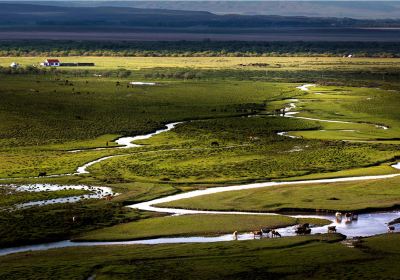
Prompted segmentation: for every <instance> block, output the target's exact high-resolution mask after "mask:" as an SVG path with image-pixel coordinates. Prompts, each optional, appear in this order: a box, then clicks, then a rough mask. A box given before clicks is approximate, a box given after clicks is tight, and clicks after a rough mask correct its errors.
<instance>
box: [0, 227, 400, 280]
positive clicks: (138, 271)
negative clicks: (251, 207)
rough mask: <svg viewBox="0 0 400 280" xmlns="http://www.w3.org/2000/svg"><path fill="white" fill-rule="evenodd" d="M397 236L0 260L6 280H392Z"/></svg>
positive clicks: (119, 249)
mask: <svg viewBox="0 0 400 280" xmlns="http://www.w3.org/2000/svg"><path fill="white" fill-rule="evenodd" d="M399 238H400V236H399V235H398V234H391V235H382V236H377V237H372V238H367V239H363V240H362V241H361V242H360V243H359V244H358V245H357V246H356V247H355V248H348V247H346V246H344V245H342V244H340V243H338V242H337V241H339V240H340V236H337V235H321V236H302V237H290V238H281V239H268V240H267V239H264V240H254V241H243V242H220V243H212V244H175V245H155V246H145V245H131V246H105V247H101V246H100V247H90V248H85V247H80V248H67V249H58V250H49V251H42V252H30V253H21V254H15V255H9V256H5V257H1V262H0V273H1V274H0V275H1V277H2V278H5V279H21V278H24V279H41V278H47V279H50V278H54V279H55V278H57V279H71V278H73V279H87V278H88V277H89V276H93V275H95V277H96V279H154V278H160V277H162V278H163V279H188V278H189V279H192V278H196V279H243V278H247V279H249V278H250V279H260V278H265V277H269V278H273V279H310V278H311V279H396V278H397V267H396V266H395V265H394V264H395V263H396V262H398V261H399V260H400V248H399V244H400V242H399Z"/></svg>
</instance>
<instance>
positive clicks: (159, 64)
mask: <svg viewBox="0 0 400 280" xmlns="http://www.w3.org/2000/svg"><path fill="white" fill-rule="evenodd" d="M46 58H47V57H0V66H3V67H8V66H9V65H10V64H11V62H13V61H17V62H18V63H20V64H21V65H24V66H26V65H33V64H36V65H38V64H39V63H41V62H43V61H44V60H45V59H46ZM57 58H58V59H60V61H62V62H93V63H95V64H96V66H95V67H94V68H93V67H86V68H85V67H83V68H81V67H80V69H98V70H106V69H116V68H124V69H129V70H138V69H146V68H148V69H149V68H182V69H185V68H186V69H188V68H195V69H245V70H260V69H262V70H278V71H298V70H310V69H312V70H332V69H335V70H340V71H346V70H352V71H357V70H365V68H366V67H368V70H370V71H371V70H372V71H373V70H381V71H382V70H383V69H385V70H386V69H392V70H399V68H400V66H399V61H400V58H365V57H360V58H341V57H339V58H338V57H113V56H110V57H95V56H84V57H82V56H66V57H57ZM63 69H74V67H73V68H71V67H65V68H64V67H63Z"/></svg>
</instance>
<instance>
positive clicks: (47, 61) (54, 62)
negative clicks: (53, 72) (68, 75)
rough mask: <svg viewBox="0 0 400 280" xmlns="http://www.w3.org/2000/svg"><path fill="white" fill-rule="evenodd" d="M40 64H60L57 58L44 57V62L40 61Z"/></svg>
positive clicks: (56, 65)
mask: <svg viewBox="0 0 400 280" xmlns="http://www.w3.org/2000/svg"><path fill="white" fill-rule="evenodd" d="M40 65H42V66H55V67H58V66H60V61H59V60H58V59H49V58H48V59H46V60H45V61H44V62H42V63H40Z"/></svg>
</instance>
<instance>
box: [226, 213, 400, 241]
mask: <svg viewBox="0 0 400 280" xmlns="http://www.w3.org/2000/svg"><path fill="white" fill-rule="evenodd" d="M335 219H336V222H337V223H341V222H342V221H343V219H345V223H351V222H353V221H357V220H358V214H356V213H350V212H348V213H344V214H343V213H341V212H336V214H335ZM327 229H328V233H336V226H332V225H331V226H328V228H327ZM387 229H388V232H394V231H395V226H393V225H389V226H388V227H387ZM251 233H252V234H253V237H254V239H256V238H257V237H258V238H262V237H271V238H274V237H282V235H281V234H280V233H279V232H278V231H277V230H275V229H270V228H262V229H260V230H254V231H252V232H251ZM295 233H296V234H298V235H305V234H311V227H310V224H309V223H304V224H299V225H297V226H296V228H295ZM233 239H234V240H237V239H238V232H237V231H235V232H234V233H233Z"/></svg>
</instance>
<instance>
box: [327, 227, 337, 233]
mask: <svg viewBox="0 0 400 280" xmlns="http://www.w3.org/2000/svg"><path fill="white" fill-rule="evenodd" d="M335 232H336V226H329V227H328V233H335Z"/></svg>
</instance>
